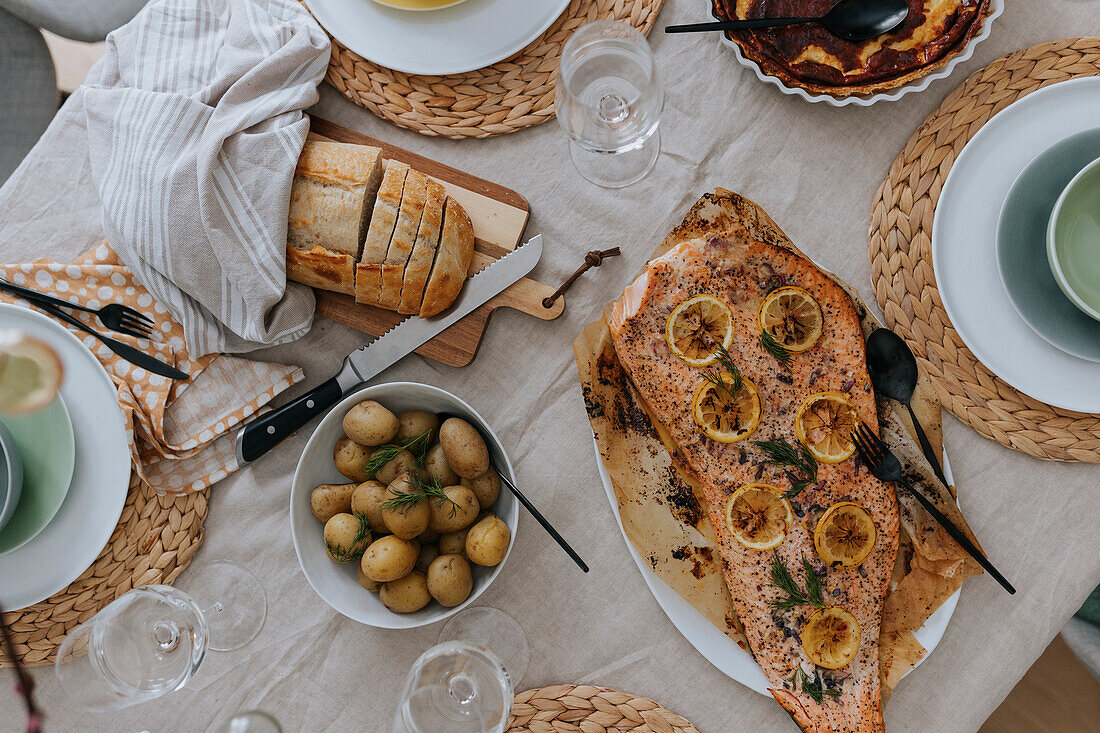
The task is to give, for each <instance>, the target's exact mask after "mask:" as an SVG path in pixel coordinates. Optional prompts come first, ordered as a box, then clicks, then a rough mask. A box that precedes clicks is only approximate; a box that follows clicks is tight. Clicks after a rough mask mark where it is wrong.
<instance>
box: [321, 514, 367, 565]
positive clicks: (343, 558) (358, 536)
mask: <svg viewBox="0 0 1100 733" xmlns="http://www.w3.org/2000/svg"><path fill="white" fill-rule="evenodd" d="M355 518H356V519H358V520H359V529H357V530H355V539H353V540H352V541H351V544H350V545H348V546H347V547H340V546H339V545H334V544H333V543H331V542H329V541H328V540H325V547H326V548H328V554H329V555H330V556H331V557H332V559H333V560H335V561H336V562H351V561H352V560H358V559H359V558H361V557H362V556H363V552H364V551H366V549H367V546H366V543H364V542H363V540H365V539H366V538H367V536H368V535H369V534H370V521H369V520H368V519H367V515H366V514H356V515H355Z"/></svg>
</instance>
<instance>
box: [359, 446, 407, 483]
mask: <svg viewBox="0 0 1100 733" xmlns="http://www.w3.org/2000/svg"><path fill="white" fill-rule="evenodd" d="M391 455H393V457H392V458H390V456H391ZM370 458H371V460H372V461H373V462H372V463H368V464H367V466H368V467H370V466H372V465H375V463H377V461H380V460H384V459H388V460H385V462H384V463H383V464H382V465H381V466H380V467H379V468H378V470H377V471H375V472H374V479H375V481H381V482H382V483H384V484H386V485H389V484H392V483H393V480H394V479H395V478H397V477H398V476H400V475H401V474H403V473H408V472H409V471H410V470H412V469H413V468H416V456H414V455H413V454H412V453H410V452H409V451H407V450H405V449H404V448H402V449H401V450H399V451H398V452H397V453H396V454H394V453H393V450H392V446H382V447H381V448H375V449H374V452H372V453H371V455H370Z"/></svg>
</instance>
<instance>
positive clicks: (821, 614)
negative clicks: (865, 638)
mask: <svg viewBox="0 0 1100 733" xmlns="http://www.w3.org/2000/svg"><path fill="white" fill-rule="evenodd" d="M802 651H804V652H806V656H807V657H809V658H810V661H811V662H813V663H814V664H816V665H817V666H818V667H824V668H825V669H840V668H841V667H843V666H844V665H846V664H848V662H850V661H852V660H853V659H855V656H856V654H858V653H859V623H858V622H857V621H856V617H855V616H853V615H852V614H850V613H848V612H847V611H845V610H844V609H843V608H841V607H840V606H829V607H828V608H822V609H820V610H819V611H817V612H815V613H814V614H813V615H812V616H810V618H809V619H808V620H807V621H806V625H805V626H804V627H803V628H802Z"/></svg>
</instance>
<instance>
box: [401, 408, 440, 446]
mask: <svg viewBox="0 0 1100 733" xmlns="http://www.w3.org/2000/svg"><path fill="white" fill-rule="evenodd" d="M397 422H398V425H399V427H398V428H397V442H398V443H407V442H409V441H410V440H412V439H413V438H416V437H418V436H420V435H423V434H424V433H427V434H428V442H429V443H431V442H432V438H434V437H435V435H436V433H437V432H438V431H439V418H438V417H436V415H435V413H432V412H427V411H425V410H406V411H405V412H402V413H400V414H399V415H398V416H397Z"/></svg>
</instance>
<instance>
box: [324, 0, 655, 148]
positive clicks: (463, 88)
mask: <svg viewBox="0 0 1100 733" xmlns="http://www.w3.org/2000/svg"><path fill="white" fill-rule="evenodd" d="M663 3H664V0H572V2H570V3H569V7H568V8H566V10H565V12H564V13H562V15H561V17H559V18H558V19H557V20H555V21H554V24H553V25H551V26H550V28H549V29H547V31H546V32H545V33H543V34H542V35H541V36H539V37H538V38H537V39H536V40H534V41H533V42H531V43H530V44H529V45H528V46H527V47H526V48H524V49H523V50H522V51H520V52H519V53H517V54H516V55H515V56H513V57H512V58H510V59H507V60H505V61H501V62H500V63H496V64H493V65H492V66H486V67H485V68H483V69H477V70H476V71H470V72H467V73H465V74H449V75H447V76H417V75H412V74H403V73H401V72H399V71H394V70H392V69H387V68H385V67H383V66H379V65H378V64H375V63H372V62H370V61H367V60H366V59H364V58H363V57H362V56H360V55H358V54H357V53H355V52H354V51H350V50H348V49H347V48H344V47H343V46H342V45H340V43H339V42H338V41H337V40H336V39H332V61H331V62H330V63H329V67H328V74H327V75H326V76H325V79H326V80H327V81H328V82H329V83H330V84H332V85H333V86H334V87H336V88H337V89H339V90H340V92H341V93H342V94H343V95H344V96H345V97H347V98H348V99H350V100H351V101H353V102H355V103H356V104H358V105H361V106H363V107H366V108H367V109H369V110H370V111H371V112H373V113H375V114H376V115H378V116H379V117H381V118H383V119H385V120H389V121H390V122H392V123H393V124H395V125H397V126H398V127H405V128H408V129H409V130H416V131H417V132H419V133H422V134H424V135H441V136H443V137H449V138H454V139H456V140H461V139H463V138H468V137H491V136H493V135H503V134H505V133H509V132H515V131H516V130H522V129H524V128H525V127H531V126H532V125H537V124H539V123H540V122H545V121H546V120H548V119H550V118H551V117H553V116H554V78H555V76H556V75H557V73H558V59H559V58H560V57H561V49H562V47H563V46H564V45H565V41H566V40H567V39H568V38H569V36H570V35H572V33H573V31H575V30H577V28H579V27H581V26H582V25H584V24H586V23H591V22H592V21H594V20H608V19H610V20H624V21H626V22H628V23H630V24H631V25H633V26H634V27H635V28H637V29H638V30H640V31H641V32H642V33H644V34H646V35H648V34H649V31H650V29H651V28H652V27H653V22H654V21H655V20H656V19H657V13H658V11H660V9H661V5H662V4H663Z"/></svg>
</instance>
